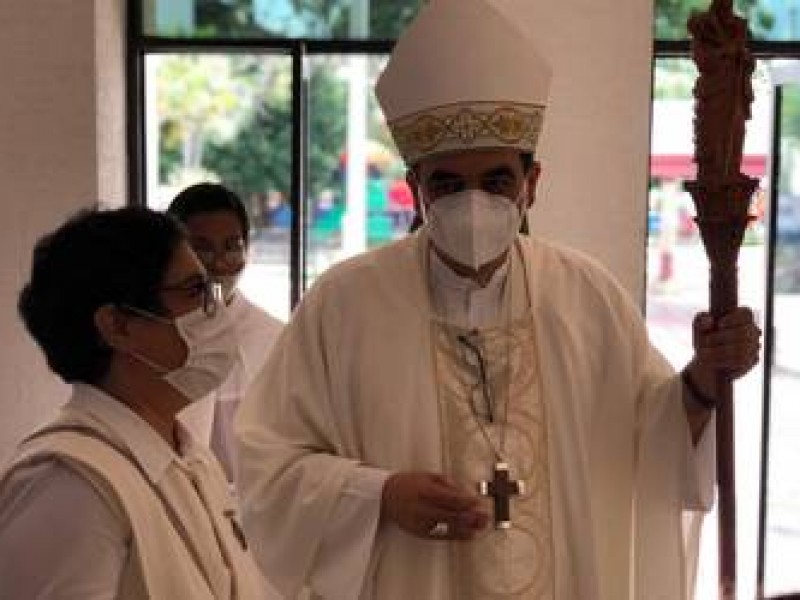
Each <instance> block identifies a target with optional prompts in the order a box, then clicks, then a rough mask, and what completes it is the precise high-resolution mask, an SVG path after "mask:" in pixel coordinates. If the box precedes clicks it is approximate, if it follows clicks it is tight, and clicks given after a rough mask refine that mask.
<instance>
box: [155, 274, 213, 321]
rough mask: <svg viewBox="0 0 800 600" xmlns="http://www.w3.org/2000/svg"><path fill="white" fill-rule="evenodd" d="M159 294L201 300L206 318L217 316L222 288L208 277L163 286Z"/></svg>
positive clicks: (159, 289)
mask: <svg viewBox="0 0 800 600" xmlns="http://www.w3.org/2000/svg"><path fill="white" fill-rule="evenodd" d="M158 291H160V292H179V293H182V294H184V295H185V296H186V297H187V298H192V299H194V298H202V307H203V312H204V313H205V314H206V316H208V317H213V316H214V315H215V314H217V310H218V308H219V305H220V304H221V303H222V286H221V285H220V284H219V283H217V282H215V281H212V280H211V279H210V278H208V277H200V276H199V275H198V276H197V277H193V278H191V279H189V280H187V281H184V282H182V283H178V284H175V285H164V286H161V287H160V288H158Z"/></svg>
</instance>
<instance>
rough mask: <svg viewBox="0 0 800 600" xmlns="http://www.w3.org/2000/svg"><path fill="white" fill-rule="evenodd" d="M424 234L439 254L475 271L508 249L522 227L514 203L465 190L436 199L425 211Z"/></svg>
mask: <svg viewBox="0 0 800 600" xmlns="http://www.w3.org/2000/svg"><path fill="white" fill-rule="evenodd" d="M426 220H427V222H428V234H429V235H430V238H431V241H432V242H433V245H434V246H436V248H438V249H439V251H440V252H442V253H443V254H445V255H446V256H448V257H449V258H451V259H453V260H454V261H456V262H458V263H459V264H462V265H464V266H467V267H471V268H473V269H478V268H479V267H481V266H483V265H485V264H486V263H488V262H491V261H492V260H494V259H495V258H497V257H498V256H500V255H501V254H502V253H503V252H505V251H506V250H508V248H510V247H511V244H513V243H514V240H515V239H516V237H517V233H519V229H520V225H521V224H522V212H521V211H520V208H519V205H518V204H517V202H515V201H514V200H512V199H510V198H508V197H506V196H501V195H498V194H489V193H488V192H485V191H483V190H478V189H469V190H462V191H460V192H456V193H454V194H448V195H446V196H440V197H439V198H437V199H436V200H435V201H434V202H432V203H431V204H430V206H429V207H428V210H427V215H426Z"/></svg>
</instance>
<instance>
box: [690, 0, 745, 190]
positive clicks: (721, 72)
mask: <svg viewBox="0 0 800 600" xmlns="http://www.w3.org/2000/svg"><path fill="white" fill-rule="evenodd" d="M732 4H733V3H732V0H714V2H713V3H712V5H711V8H710V9H709V10H708V12H704V13H695V14H694V15H693V16H692V17H691V18H690V19H689V23H688V27H689V32H690V33H691V35H692V56H693V58H694V61H695V63H696V64H697V68H698V70H699V72H700V74H699V78H698V79H697V83H696V84H695V88H694V96H695V99H696V102H697V105H696V110H695V114H696V117H695V147H696V151H695V162H696V163H697V166H698V176H697V179H698V182H699V183H706V184H711V185H713V184H714V183H717V184H720V183H723V182H728V181H731V180H735V179H737V178H739V169H740V166H741V159H742V148H743V143H744V133H745V121H747V120H748V119H749V118H750V105H751V103H752V101H753V89H752V86H751V76H752V73H753V69H754V66H755V61H754V60H753V58H752V56H751V54H750V52H749V50H748V49H747V45H746V44H747V39H748V33H747V22H746V21H745V20H744V19H742V18H740V17H738V16H736V15H735V14H734V12H733V5H732Z"/></svg>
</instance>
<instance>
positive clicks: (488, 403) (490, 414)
mask: <svg viewBox="0 0 800 600" xmlns="http://www.w3.org/2000/svg"><path fill="white" fill-rule="evenodd" d="M457 339H458V341H459V342H460V343H461V344H462V345H463V346H464V348H466V349H467V350H468V351H469V352H470V353H471V354H472V356H474V357H475V360H476V362H477V366H478V378H479V385H480V387H481V392H482V394H481V397H482V398H483V404H484V410H483V411H481V410H479V409H478V408H476V406H475V397H474V394H473V395H472V396H470V408H472V412H473V413H474V414H475V415H476V416H477V415H481V416H484V417H485V418H486V420H487V421H488V422H489V423H494V400H493V399H492V390H491V388H490V387H489V378H488V377H487V375H486V360H485V359H484V357H483V351H482V350H481V347H480V346H479V345H477V344H476V343H474V342H473V341H472V340H470V336H469V335H467V334H462V335H459V336H458V338H457Z"/></svg>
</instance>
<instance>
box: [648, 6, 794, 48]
mask: <svg viewBox="0 0 800 600" xmlns="http://www.w3.org/2000/svg"><path fill="white" fill-rule="evenodd" d="M710 4H711V2H710V0H655V22H654V28H655V37H656V39H659V40H684V39H687V38H688V32H687V31H686V20H687V19H688V18H689V15H690V14H691V12H692V10H705V9H706V8H708V6H709V5H710ZM734 5H735V6H736V9H737V11H738V13H739V14H740V15H742V16H744V17H747V19H748V22H749V24H750V31H751V33H752V35H753V37H754V38H755V39H760V40H773V41H794V40H800V0H735V2H734Z"/></svg>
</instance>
